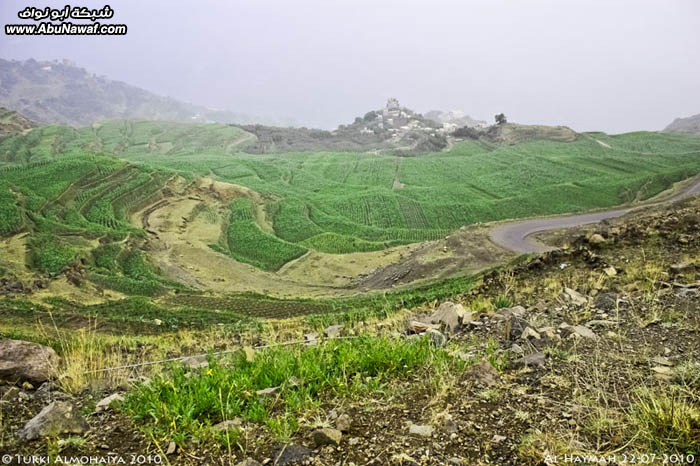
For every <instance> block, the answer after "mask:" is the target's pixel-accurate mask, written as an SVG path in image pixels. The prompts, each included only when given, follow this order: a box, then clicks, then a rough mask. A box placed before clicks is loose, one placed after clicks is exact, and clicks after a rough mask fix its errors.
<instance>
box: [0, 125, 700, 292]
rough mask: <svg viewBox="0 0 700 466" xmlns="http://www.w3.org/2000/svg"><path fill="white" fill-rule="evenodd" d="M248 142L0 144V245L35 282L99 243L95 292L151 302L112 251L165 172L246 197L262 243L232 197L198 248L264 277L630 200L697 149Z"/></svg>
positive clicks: (48, 133)
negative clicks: (302, 146)
mask: <svg viewBox="0 0 700 466" xmlns="http://www.w3.org/2000/svg"><path fill="white" fill-rule="evenodd" d="M251 140H252V137H251V135H249V134H247V133H245V132H244V131H243V130H241V129H239V128H236V127H231V126H224V125H216V124H208V125H187V124H178V123H166V122H149V121H143V122H123V121H115V122H108V123H105V124H102V125H100V126H94V127H90V128H83V129H73V128H68V127H61V126H48V127H41V128H36V129H34V130H32V131H29V132H28V133H25V134H16V135H13V136H9V137H6V138H4V139H2V140H0V235H3V236H7V235H9V234H11V233H14V232H17V231H20V230H22V229H23V228H26V229H29V230H31V232H32V233H33V238H34V239H33V241H31V242H30V248H31V252H32V257H33V258H34V262H35V265H36V266H37V268H39V269H40V270H43V271H44V272H47V273H50V274H55V273H58V272H59V271H60V270H62V269H63V268H64V267H65V266H66V265H67V264H68V263H70V262H71V261H73V260H75V259H76V258H77V257H80V256H81V255H85V253H84V248H85V245H84V244H76V243H75V241H73V242H71V241H69V240H67V239H66V238H65V236H70V235H73V236H74V235H82V236H83V237H84V238H88V239H92V240H97V239H100V241H101V244H100V245H99V247H97V249H95V247H94V246H93V247H92V249H94V252H89V255H90V260H91V263H93V264H94V270H93V277H94V278H95V280H96V281H97V282H99V283H101V284H103V286H106V287H112V288H115V289H120V290H129V289H132V288H133V289H134V290H136V293H138V294H153V293H157V292H158V290H159V289H160V287H161V286H162V285H163V284H162V283H161V281H160V279H159V278H158V274H157V273H155V271H154V270H152V269H149V268H148V267H147V264H146V265H144V266H143V267H141V266H136V267H132V266H131V265H133V264H136V263H137V262H138V261H142V262H143V261H145V259H133V257H132V256H129V254H130V250H129V246H128V245H127V244H123V245H122V244H121V243H122V242H124V241H125V240H126V239H127V238H129V237H139V236H143V235H144V232H143V230H142V229H140V228H139V227H138V226H136V225H132V224H131V223H130V222H129V218H128V217H129V213H130V212H133V211H135V210H136V209H138V208H142V207H145V206H146V205H148V203H149V202H154V201H155V200H157V199H158V196H159V195H160V189H161V188H162V187H163V186H164V185H165V183H166V182H167V180H168V179H169V178H171V177H172V176H174V175H176V174H177V175H181V176H184V178H185V179H186V180H192V179H195V178H196V177H197V176H213V177H215V178H216V179H218V180H220V181H225V182H229V183H234V184H238V185H242V186H245V187H248V188H250V189H252V190H254V191H256V192H257V193H259V194H260V196H261V197H260V199H263V200H264V201H263V202H264V205H263V206H262V208H263V209H264V212H265V213H266V216H267V219H268V221H269V222H270V224H271V227H272V230H271V231H268V230H265V229H261V228H260V225H257V224H256V220H255V216H253V215H252V211H253V209H254V207H255V206H254V205H253V204H252V201H251V200H250V199H248V198H245V199H237V200H236V199H235V200H234V201H232V204H231V206H230V212H231V215H230V216H229V222H228V225H227V226H226V229H225V235H224V237H223V238H225V241H222V242H221V243H220V244H218V245H213V247H218V248H220V249H221V250H222V251H223V252H225V253H227V254H229V255H230V256H232V257H233V258H235V259H236V260H239V261H241V262H246V263H249V264H252V265H254V266H256V267H258V268H261V269H263V270H268V271H275V270H278V269H279V268H280V267H282V266H283V265H284V264H285V263H287V262H288V261H290V260H292V259H295V258H298V257H299V256H301V255H303V254H304V253H305V252H306V251H307V250H309V249H312V250H316V251H320V252H326V253H331V254H344V253H352V252H360V251H376V250H381V249H384V248H387V247H389V246H393V245H399V244H407V243H413V242H421V241H426V240H434V239H439V238H442V237H444V236H445V235H447V234H449V233H450V232H452V231H454V230H456V229H458V228H460V227H461V226H463V225H468V224H474V223H477V222H488V221H494V220H502V219H508V218H518V217H526V216H536V215H548V214H558V213H565V212H578V211H585V210H589V209H594V208H604V207H610V206H615V205H619V204H623V203H626V202H630V201H635V200H642V199H645V198H649V197H651V196H653V195H655V194H658V193H659V192H661V191H663V190H664V189H666V188H668V187H669V186H670V185H671V184H672V183H674V182H676V181H679V180H681V179H684V178H687V177H689V176H692V175H695V174H696V173H698V172H699V171H700V138H694V137H690V136H683V135H677V134H662V133H652V132H637V133H629V134H622V135H616V136H611V135H606V134H602V133H588V134H584V135H581V136H580V137H579V138H578V139H577V140H576V141H574V142H552V141H544V140H538V141H531V142H527V143H522V144H517V145H512V146H496V145H493V144H487V143H482V142H477V141H464V142H458V143H456V144H455V145H454V147H453V148H452V149H451V150H450V151H449V152H441V153H433V154H425V155H420V156H412V157H400V156H393V155H377V154H374V153H328V152H323V153H318V152H315V153H289V154H274V155H252V154H245V153H242V152H240V148H241V147H242V145H243V144H245V143H246V142H247V141H251ZM258 207H260V206H258ZM105 238H106V239H105ZM112 243H119V244H120V245H119V246H114V245H111V246H109V245H110V244H112ZM91 251H92V250H91ZM127 256H128V257H132V260H131V261H129V260H126V259H125V257H127ZM134 261H136V262H134ZM129 264H131V265H129Z"/></svg>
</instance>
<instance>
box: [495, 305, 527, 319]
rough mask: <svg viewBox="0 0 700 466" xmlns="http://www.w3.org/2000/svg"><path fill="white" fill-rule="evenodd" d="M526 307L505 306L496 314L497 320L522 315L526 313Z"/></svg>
mask: <svg viewBox="0 0 700 466" xmlns="http://www.w3.org/2000/svg"><path fill="white" fill-rule="evenodd" d="M525 312H526V311H525V308H524V307H522V306H513V307H504V308H501V309H499V310H498V312H496V314H494V316H493V317H494V318H495V319H496V320H508V319H511V318H512V317H522V316H524V315H525Z"/></svg>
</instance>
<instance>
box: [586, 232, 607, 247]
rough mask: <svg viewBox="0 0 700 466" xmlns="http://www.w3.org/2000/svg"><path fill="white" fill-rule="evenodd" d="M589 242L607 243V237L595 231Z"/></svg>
mask: <svg viewBox="0 0 700 466" xmlns="http://www.w3.org/2000/svg"><path fill="white" fill-rule="evenodd" d="M588 242H589V243H591V244H603V243H605V238H603V235H601V234H599V233H595V234H592V235H591V237H590V238H588Z"/></svg>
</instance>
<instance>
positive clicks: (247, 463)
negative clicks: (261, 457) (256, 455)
mask: <svg viewBox="0 0 700 466" xmlns="http://www.w3.org/2000/svg"><path fill="white" fill-rule="evenodd" d="M236 466H262V465H261V464H260V463H258V462H257V461H255V460H254V459H253V458H246V459H244V460H243V461H241V462H240V463H237V464H236Z"/></svg>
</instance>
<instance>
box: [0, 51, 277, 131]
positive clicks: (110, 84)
mask: <svg viewBox="0 0 700 466" xmlns="http://www.w3.org/2000/svg"><path fill="white" fill-rule="evenodd" d="M0 105H1V106H4V107H7V108H10V109H13V110H16V111H18V112H20V113H21V114H23V115H25V116H26V117H27V118H29V119H30V120H33V121H35V122H37V123H62V124H67V125H71V126H85V125H89V124H92V123H93V122H96V121H100V120H106V119H114V118H123V119H147V120H172V121H182V122H217V123H253V122H259V123H267V124H288V122H280V121H278V120H277V121H273V120H268V121H265V120H264V119H261V118H255V117H251V116H247V115H242V114H237V113H233V112H230V111H225V110H216V109H211V108H207V107H203V106H200V105H193V104H190V103H186V102H181V101H179V100H176V99H173V98H171V97H164V96H160V95H157V94H154V93H152V92H149V91H146V90H144V89H141V88H138V87H135V86H131V85H129V84H126V83H123V82H121V81H113V80H111V79H108V78H105V77H103V76H97V75H95V74H92V73H89V72H88V71H86V70H85V69H83V68H80V67H78V66H76V65H75V64H73V63H72V62H70V61H68V60H61V61H58V60H54V61H43V62H42V61H37V60H34V59H29V60H26V61H17V60H12V61H8V60H3V59H0Z"/></svg>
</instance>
